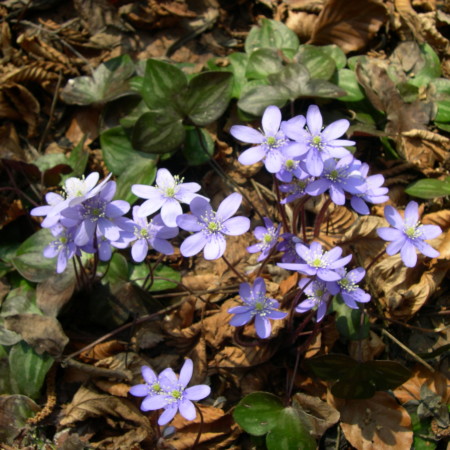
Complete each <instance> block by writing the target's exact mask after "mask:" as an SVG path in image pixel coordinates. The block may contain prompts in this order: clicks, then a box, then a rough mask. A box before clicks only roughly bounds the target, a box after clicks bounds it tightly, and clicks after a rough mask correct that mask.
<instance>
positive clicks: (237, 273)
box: [222, 255, 247, 283]
mask: <svg viewBox="0 0 450 450" xmlns="http://www.w3.org/2000/svg"><path fill="white" fill-rule="evenodd" d="M222 259H223V260H224V261H225V264H226V265H227V266H228V267H229V269H231V271H232V272H233V273H234V274H235V275H236V276H237V277H238V278H239V279H240V280H242V281H243V282H244V283H246V282H247V280H246V279H245V278H244V276H243V275H242V274H240V273H239V272H238V271H237V270H236V268H235V267H234V266H233V265H232V264H231V263H230V261H228V259H227V258H225V255H222Z"/></svg>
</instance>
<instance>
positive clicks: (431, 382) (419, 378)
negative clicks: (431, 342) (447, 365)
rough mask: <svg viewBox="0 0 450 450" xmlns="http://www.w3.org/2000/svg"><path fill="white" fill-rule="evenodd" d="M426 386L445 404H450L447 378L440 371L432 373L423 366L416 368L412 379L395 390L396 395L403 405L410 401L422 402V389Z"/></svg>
mask: <svg viewBox="0 0 450 450" xmlns="http://www.w3.org/2000/svg"><path fill="white" fill-rule="evenodd" d="M424 384H425V385H426V386H427V387H428V388H429V389H430V390H431V391H433V392H434V393H435V394H437V395H439V396H440V397H441V398H442V402H443V403H449V401H450V385H449V383H448V379H447V377H446V376H444V375H443V374H442V373H441V372H438V371H435V372H433V373H432V372H431V371H429V370H428V369H427V368H426V367H424V366H422V365H420V366H419V365H418V366H416V368H415V369H414V370H413V373H412V376H411V378H410V379H409V380H408V381H407V382H406V383H403V384H402V385H401V386H399V387H398V388H396V389H394V395H395V397H396V398H397V399H398V400H399V401H400V402H401V403H402V404H404V403H406V402H409V401H410V400H416V401H417V400H420V398H421V395H420V389H421V388H422V386H423V385H424Z"/></svg>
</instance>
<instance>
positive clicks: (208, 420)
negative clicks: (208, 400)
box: [167, 405, 240, 450]
mask: <svg viewBox="0 0 450 450" xmlns="http://www.w3.org/2000/svg"><path fill="white" fill-rule="evenodd" d="M197 406H198V407H199V409H200V411H201V412H202V415H203V426H202V429H201V435H200V440H199V444H206V443H208V447H207V448H225V447H226V444H227V443H229V442H232V441H234V440H235V439H236V435H237V434H239V433H240V431H239V428H238V426H237V424H236V423H235V422H234V420H233V418H232V416H231V415H230V414H225V413H224V411H223V410H222V409H220V408H214V407H213V406H207V405H197ZM171 425H172V426H174V427H175V428H176V429H177V432H176V433H175V434H174V435H173V437H172V438H170V439H168V440H167V443H168V444H169V445H172V446H173V447H174V448H176V449H177V450H185V449H190V448H191V447H192V445H193V444H194V442H195V439H196V438H197V435H198V432H199V428H200V415H199V413H198V412H197V417H196V418H195V419H194V420H193V421H188V420H186V419H184V418H183V416H181V414H177V415H176V416H175V419H174V420H173V421H172V422H171ZM219 445H220V447H219ZM205 448H206V447H205Z"/></svg>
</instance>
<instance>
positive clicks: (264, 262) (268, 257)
mask: <svg viewBox="0 0 450 450" xmlns="http://www.w3.org/2000/svg"><path fill="white" fill-rule="evenodd" d="M276 250H277V247H276V246H275V247H273V248H272V249H271V250H270V252H269V254H268V255H267V257H266V258H265V259H264V261H263V262H262V264H261V265H260V266H259V269H258V272H257V273H256V277H259V276H261V273H262V271H263V269H264V267H266V265H267V263H268V262H269V260H270V257H271V256H272V255H273V254H274V253H275V252H276Z"/></svg>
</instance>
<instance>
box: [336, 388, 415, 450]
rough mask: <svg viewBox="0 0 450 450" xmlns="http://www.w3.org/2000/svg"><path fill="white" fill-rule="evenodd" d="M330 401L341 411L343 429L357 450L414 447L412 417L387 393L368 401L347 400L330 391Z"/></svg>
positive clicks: (395, 449)
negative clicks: (334, 395) (333, 394)
mask: <svg viewBox="0 0 450 450" xmlns="http://www.w3.org/2000/svg"><path fill="white" fill-rule="evenodd" d="M328 402H329V403H330V404H331V405H332V406H334V407H335V408H336V409H337V410H338V411H339V412H340V413H341V428H342V431H343V432H344V434H345V437H346V438H347V440H348V441H349V442H350V444H351V445H352V446H353V447H355V448H356V449H357V450H372V449H374V448H376V449H377V450H378V449H380V450H388V449H389V450H405V449H407V448H411V444H412V441H413V432H412V430H411V418H410V417H409V415H408V413H407V411H406V409H405V408H403V407H402V406H400V405H399V404H398V403H397V402H396V401H395V399H394V398H393V397H392V396H390V395H389V394H388V393H386V392H377V393H376V394H375V395H374V396H373V397H372V398H370V399H365V400H343V399H338V398H336V397H333V396H332V395H331V394H329V397H328Z"/></svg>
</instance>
